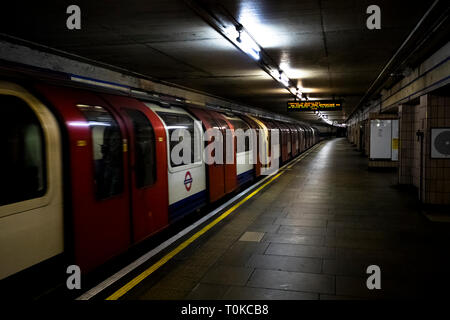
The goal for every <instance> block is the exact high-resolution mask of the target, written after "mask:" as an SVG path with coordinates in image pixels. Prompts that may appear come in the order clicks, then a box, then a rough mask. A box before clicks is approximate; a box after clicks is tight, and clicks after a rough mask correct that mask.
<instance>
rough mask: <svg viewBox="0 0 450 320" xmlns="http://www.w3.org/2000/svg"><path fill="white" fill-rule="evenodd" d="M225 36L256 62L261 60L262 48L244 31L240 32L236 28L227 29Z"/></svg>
mask: <svg viewBox="0 0 450 320" xmlns="http://www.w3.org/2000/svg"><path fill="white" fill-rule="evenodd" d="M225 34H226V35H227V36H228V38H229V39H230V40H231V41H232V42H233V43H234V44H235V45H237V46H238V47H239V48H240V49H241V50H242V51H244V52H245V53H247V54H248V55H249V56H250V57H252V58H253V59H255V60H259V59H260V51H261V48H260V47H259V46H258V44H257V43H256V42H255V41H254V40H253V39H252V37H250V36H249V35H248V33H247V32H246V31H244V30H241V31H240V32H238V31H237V30H236V27H232V28H227V29H226V31H225Z"/></svg>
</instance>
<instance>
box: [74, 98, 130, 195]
mask: <svg viewBox="0 0 450 320" xmlns="http://www.w3.org/2000/svg"><path fill="white" fill-rule="evenodd" d="M77 107H78V109H79V110H80V111H81V112H82V113H83V115H84V117H85V118H86V119H87V121H88V124H89V127H90V129H91V135H92V148H93V150H92V151H93V155H94V159H93V160H94V172H95V173H94V175H95V176H94V179H95V196H96V198H97V199H99V200H101V199H106V198H109V197H112V196H114V195H117V194H120V193H121V192H122V191H123V144H122V135H121V133H120V128H119V125H118V124H117V122H116V120H114V118H113V117H112V115H111V114H110V113H109V112H108V111H106V110H105V109H104V108H103V107H100V106H90V105H85V104H78V105H77Z"/></svg>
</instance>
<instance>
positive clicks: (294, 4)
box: [0, 0, 432, 123]
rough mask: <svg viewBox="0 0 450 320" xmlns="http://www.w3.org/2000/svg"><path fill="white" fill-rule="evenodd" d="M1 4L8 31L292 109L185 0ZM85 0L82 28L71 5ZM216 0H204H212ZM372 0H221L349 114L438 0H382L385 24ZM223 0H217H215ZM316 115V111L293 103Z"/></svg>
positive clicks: (302, 80) (0, 17)
mask: <svg viewBox="0 0 450 320" xmlns="http://www.w3.org/2000/svg"><path fill="white" fill-rule="evenodd" d="M48 3H49V4H48V5H47V6H45V5H44V3H43V2H37V1H36V2H34V3H30V4H27V6H24V5H23V4H21V3H18V2H9V3H8V4H6V3H5V4H2V11H1V13H0V27H1V30H0V32H2V33H4V34H8V35H12V36H15V37H19V38H22V39H26V40H30V41H33V42H36V43H39V44H44V45H47V46H50V47H53V48H56V49H61V50H64V51H67V52H70V53H74V54H77V55H80V56H83V57H86V58H90V59H94V60H98V61H101V62H104V63H108V64H111V65H115V66H118V67H123V68H126V69H129V70H132V71H135V72H138V73H141V74H145V75H148V76H151V77H154V78H159V79H162V80H166V81H169V82H173V83H176V84H180V85H183V86H185V87H189V88H193V89H197V90H201V91H205V92H208V93H212V94H215V95H217V96H221V97H224V98H228V99H231V100H235V101H237V102H242V103H245V104H248V105H251V106H255V107H260V108H264V109H267V110H270V111H273V112H277V113H285V112H286V102H287V101H288V100H291V99H292V96H291V95H290V94H289V93H288V91H287V90H286V89H284V88H283V87H282V86H281V85H280V84H279V83H278V82H276V81H275V80H274V79H273V78H271V77H270V76H269V75H268V74H267V73H265V72H264V71H263V70H262V69H260V67H259V66H258V65H257V64H256V63H255V62H254V61H253V60H252V59H251V58H250V57H249V56H247V55H246V54H244V53H242V52H241V51H239V50H238V49H237V48H236V47H234V46H233V45H232V44H231V43H230V42H229V41H228V40H226V39H225V38H224V37H222V35H221V34H219V33H218V32H216V31H215V30H214V29H213V28H212V27H211V26H209V25H208V24H207V23H206V22H205V21H204V20H203V19H202V18H200V17H199V16H198V15H197V14H196V13H195V12H194V11H193V10H192V9H191V7H189V6H188V5H187V4H186V2H184V1H176V0H164V1H154V0H152V1H143V0H141V1H139V0H128V1H126V2H124V1H119V0H109V1H98V0H97V1H58V2H57V3H56V2H48ZM74 3H76V4H78V5H79V6H80V7H81V14H82V28H81V30H76V31H75V30H68V29H67V28H66V19H67V17H68V15H67V14H66V8H67V6H68V5H70V4H74ZM212 3H213V2H212V1H203V5H206V6H208V5H209V4H212ZM374 3H375V2H374V1H365V0H359V1H357V0H347V1H336V0H306V1H305V0H278V1H272V0H257V1H249V0H246V1H245V0H241V1H239V0H235V1H231V0H228V1H221V2H220V5H221V6H223V7H224V8H226V10H227V11H229V13H231V15H232V16H233V17H234V18H235V19H236V20H237V21H238V22H239V23H241V24H242V25H243V26H244V27H245V28H246V30H247V31H248V32H249V33H250V34H251V35H252V36H253V37H254V38H255V40H256V41H257V42H258V43H259V44H260V45H261V46H262V47H263V48H264V50H265V51H266V52H267V53H268V54H269V55H270V56H271V57H272V58H273V60H274V61H276V62H277V63H284V65H285V66H287V68H288V69H287V72H286V73H287V75H288V76H289V77H290V78H291V79H293V80H298V83H299V84H301V86H302V87H303V88H304V92H305V93H308V95H309V97H310V98H312V99H313V98H332V97H333V96H335V97H336V98H343V99H344V110H343V111H334V112H328V117H329V119H330V120H339V121H342V120H344V119H345V118H346V117H347V116H348V114H350V112H351V111H352V110H353V108H354V107H355V106H356V104H357V103H358V102H359V100H360V99H361V97H362V96H363V94H364V93H365V92H366V90H367V89H368V87H369V86H370V84H371V82H372V81H373V80H374V79H375V78H376V76H377V75H378V73H379V72H380V71H381V69H382V68H383V67H384V65H385V64H386V63H387V61H388V60H389V58H390V57H391V56H392V55H393V54H394V52H395V51H396V49H397V48H398V47H399V46H400V45H401V43H402V42H403V40H404V39H405V38H406V37H407V35H408V34H409V32H410V31H411V30H412V29H413V27H414V26H415V25H416V23H417V22H418V21H419V19H420V18H421V17H422V16H423V14H424V13H425V11H426V10H427V8H428V7H429V6H430V5H431V3H432V1H431V0H429V1H420V2H418V1H409V0H397V1H388V0H377V1H376V4H377V5H378V6H380V8H381V21H382V28H381V30H368V29H367V28H366V19H367V17H368V15H367V14H366V8H367V7H368V6H369V5H371V4H374ZM216 4H217V3H216ZM290 116H293V117H296V118H298V119H300V120H306V121H312V122H316V123H317V119H316V117H315V116H314V115H313V114H312V113H310V112H307V113H304V112H303V113H290Z"/></svg>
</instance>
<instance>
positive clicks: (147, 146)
mask: <svg viewBox="0 0 450 320" xmlns="http://www.w3.org/2000/svg"><path fill="white" fill-rule="evenodd" d="M125 110H126V112H127V114H128V116H129V117H130V119H131V121H132V123H133V131H134V159H135V160H134V161H135V177H136V187H137V188H144V187H148V186H151V185H152V184H154V183H155V181H156V159H155V133H154V131H153V127H152V125H151V123H150V121H149V120H148V119H147V117H146V116H145V115H144V114H143V113H142V112H140V111H138V110H133V109H125Z"/></svg>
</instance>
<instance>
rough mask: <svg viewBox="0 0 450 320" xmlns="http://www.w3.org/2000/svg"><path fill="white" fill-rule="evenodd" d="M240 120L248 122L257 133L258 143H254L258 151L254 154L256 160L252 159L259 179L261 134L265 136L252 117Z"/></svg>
mask: <svg viewBox="0 0 450 320" xmlns="http://www.w3.org/2000/svg"><path fill="white" fill-rule="evenodd" d="M240 118H242V119H243V120H244V121H245V122H247V124H249V125H250V127H251V128H252V129H253V130H255V132H256V141H255V143H254V146H256V151H254V154H256V159H253V158H252V161H253V162H254V164H255V177H259V176H260V175H261V159H260V154H259V151H258V150H259V139H260V134H261V135H262V134H263V133H262V132H260V130H262V127H261V126H260V125H259V124H258V123H257V122H256V121H255V120H254V119H253V118H251V117H248V116H244V115H241V116H240ZM252 149H253V146H252ZM252 151H253V150H252Z"/></svg>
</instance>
